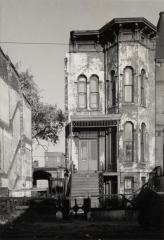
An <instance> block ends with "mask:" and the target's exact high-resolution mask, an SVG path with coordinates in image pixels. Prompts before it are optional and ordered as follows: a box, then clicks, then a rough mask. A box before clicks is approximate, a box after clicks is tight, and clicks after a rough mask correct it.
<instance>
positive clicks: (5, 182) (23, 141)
mask: <svg viewBox="0 0 164 240" xmlns="http://www.w3.org/2000/svg"><path fill="white" fill-rule="evenodd" d="M0 87H1V94H0V187H6V188H8V189H9V190H11V191H12V190H13V191H15V192H14V196H23V194H24V192H27V191H26V190H27V189H30V188H31V186H32V184H31V183H32V157H31V148H32V147H31V144H32V142H31V108H30V106H29V104H28V103H27V100H26V99H25V98H24V97H23V95H22V93H21V90H20V83H19V76H18V74H17V72H16V71H15V69H14V67H13V65H12V64H11V62H10V60H9V59H8V58H7V57H6V56H5V55H4V53H3V52H2V51H0ZM24 189H25V190H24ZM28 194H29V193H28ZM11 195H12V193H11Z"/></svg>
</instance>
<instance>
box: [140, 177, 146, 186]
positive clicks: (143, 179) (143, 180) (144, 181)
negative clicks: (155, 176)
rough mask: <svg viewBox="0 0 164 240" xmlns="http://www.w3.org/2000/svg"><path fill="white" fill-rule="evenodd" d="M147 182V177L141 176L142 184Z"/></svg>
mask: <svg viewBox="0 0 164 240" xmlns="http://www.w3.org/2000/svg"><path fill="white" fill-rule="evenodd" d="M145 183H146V177H141V184H142V186H143V185H144V184H145Z"/></svg>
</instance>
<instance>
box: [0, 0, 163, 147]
mask: <svg viewBox="0 0 164 240" xmlns="http://www.w3.org/2000/svg"><path fill="white" fill-rule="evenodd" d="M161 11H164V1H163V0H0V41H1V42H3V41H12V42H17V41H18V42H20V41H21V42H56V43H61V45H14V44H1V47H2V49H3V50H4V51H5V53H7V54H8V55H9V57H10V58H11V60H12V62H13V63H16V62H19V63H21V67H22V69H27V68H28V69H30V70H31V72H32V74H33V75H34V79H35V81H36V82H37V84H38V85H39V87H40V89H42V90H43V92H42V94H43V96H44V101H46V102H49V103H52V104H57V105H58V106H59V107H60V108H62V109H64V57H65V54H66V52H67V51H68V45H63V44H68V42H69V32H70V31H71V30H85V29H86V30H87V29H99V28H101V27H102V26H103V25H104V24H106V23H107V22H109V21H110V20H112V18H114V17H118V18H119V17H145V18H147V19H148V20H149V21H151V22H152V23H153V24H155V25H156V24H157V21H158V17H159V12H161ZM59 145H60V146H59V148H58V149H57V148H56V151H57V150H63V151H64V144H63V142H62V144H59Z"/></svg>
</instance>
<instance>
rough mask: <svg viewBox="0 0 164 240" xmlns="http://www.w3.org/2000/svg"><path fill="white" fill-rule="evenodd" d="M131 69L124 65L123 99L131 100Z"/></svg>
mask: <svg viewBox="0 0 164 240" xmlns="http://www.w3.org/2000/svg"><path fill="white" fill-rule="evenodd" d="M133 95H134V94H133V69H132V68H131V67H126V68H125V71H124V100H125V102H133Z"/></svg>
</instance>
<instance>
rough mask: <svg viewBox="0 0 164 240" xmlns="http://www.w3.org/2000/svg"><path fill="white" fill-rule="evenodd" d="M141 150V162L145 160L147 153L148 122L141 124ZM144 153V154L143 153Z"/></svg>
mask: <svg viewBox="0 0 164 240" xmlns="http://www.w3.org/2000/svg"><path fill="white" fill-rule="evenodd" d="M140 147H141V149H140V151H141V154H140V155H141V162H143V163H144V162H145V153H146V124H145V123H142V124H141V136H140ZM142 153H143V154H142Z"/></svg>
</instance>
